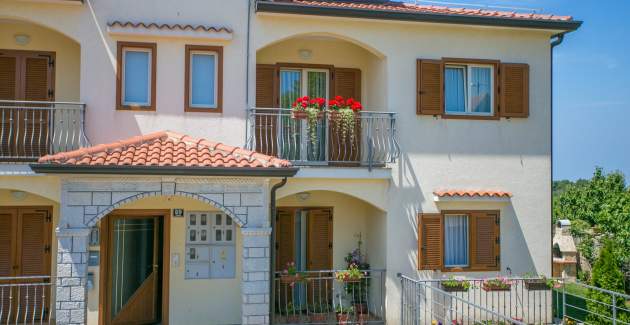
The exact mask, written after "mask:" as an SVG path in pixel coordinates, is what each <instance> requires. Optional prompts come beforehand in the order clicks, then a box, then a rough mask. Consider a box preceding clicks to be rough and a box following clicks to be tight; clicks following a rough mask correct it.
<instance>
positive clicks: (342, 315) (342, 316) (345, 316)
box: [335, 305, 354, 324]
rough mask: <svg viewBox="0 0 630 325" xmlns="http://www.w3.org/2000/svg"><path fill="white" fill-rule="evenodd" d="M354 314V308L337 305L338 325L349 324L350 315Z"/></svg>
mask: <svg viewBox="0 0 630 325" xmlns="http://www.w3.org/2000/svg"><path fill="white" fill-rule="evenodd" d="M353 312H354V307H352V306H348V307H344V306H343V305H337V307H335V313H336V314H337V324H349V323H350V314H351V313H353Z"/></svg>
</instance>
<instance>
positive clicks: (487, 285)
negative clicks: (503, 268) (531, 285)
mask: <svg viewBox="0 0 630 325" xmlns="http://www.w3.org/2000/svg"><path fill="white" fill-rule="evenodd" d="M481 288H482V289H483V290H484V291H510V290H511V289H512V280H510V279H508V278H506V277H501V276H499V277H496V278H490V279H485V280H483V282H482V283H481Z"/></svg>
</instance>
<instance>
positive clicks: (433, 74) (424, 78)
mask: <svg viewBox="0 0 630 325" xmlns="http://www.w3.org/2000/svg"><path fill="white" fill-rule="evenodd" d="M416 84H417V99H416V105H417V107H416V114H419V115H441V114H442V113H443V112H444V64H443V62H442V61H440V60H417V62H416Z"/></svg>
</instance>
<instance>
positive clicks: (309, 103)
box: [291, 96, 326, 143]
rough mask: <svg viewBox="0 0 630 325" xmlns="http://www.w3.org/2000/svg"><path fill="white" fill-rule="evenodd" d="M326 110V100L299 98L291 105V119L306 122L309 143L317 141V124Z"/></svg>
mask: <svg viewBox="0 0 630 325" xmlns="http://www.w3.org/2000/svg"><path fill="white" fill-rule="evenodd" d="M325 110H326V99H324V98H320V97H318V98H310V97H308V96H304V97H300V98H298V99H296V100H295V101H294V102H293V104H291V117H293V118H294V119H305V120H307V121H308V132H309V136H310V140H311V143H316V141H317V122H318V121H319V120H320V119H321V118H322V116H323V115H324V111H325Z"/></svg>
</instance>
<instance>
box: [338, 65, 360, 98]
mask: <svg viewBox="0 0 630 325" xmlns="http://www.w3.org/2000/svg"><path fill="white" fill-rule="evenodd" d="M334 96H342V97H344V98H354V99H356V100H359V101H360V100H361V70H359V69H352V68H334V69H333V91H332V96H331V97H334Z"/></svg>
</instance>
